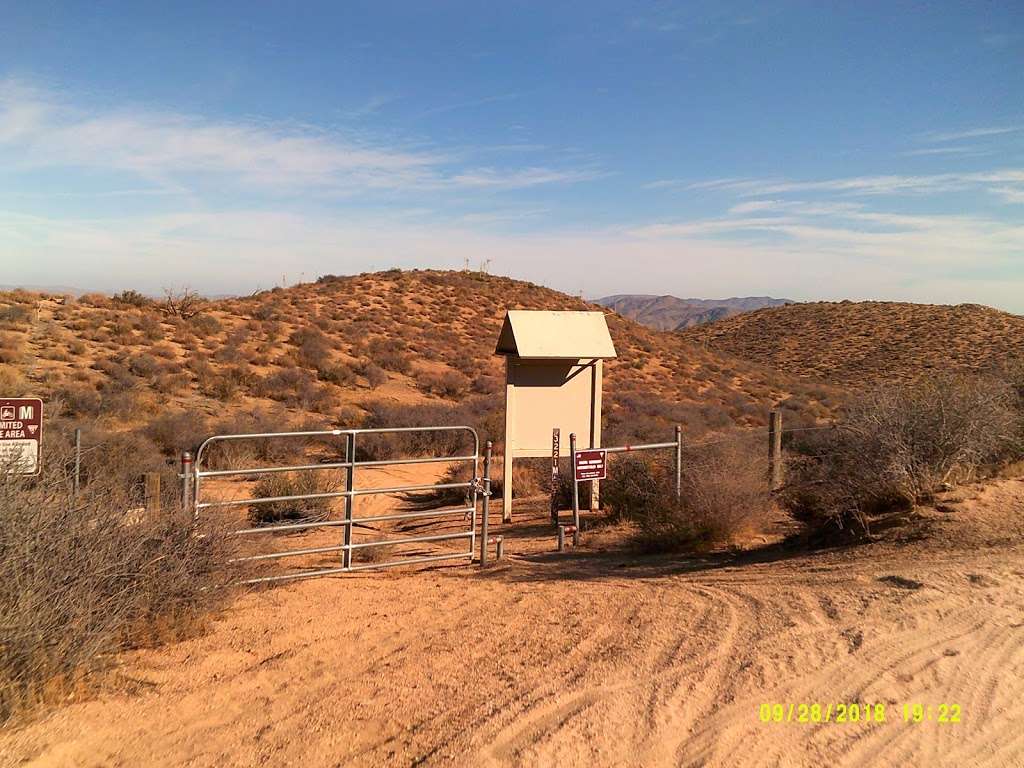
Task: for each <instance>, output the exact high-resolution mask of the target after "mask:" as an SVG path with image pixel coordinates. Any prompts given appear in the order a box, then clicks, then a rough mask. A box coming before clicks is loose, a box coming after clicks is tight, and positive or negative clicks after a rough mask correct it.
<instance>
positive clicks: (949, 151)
mask: <svg viewBox="0 0 1024 768" xmlns="http://www.w3.org/2000/svg"><path fill="white" fill-rule="evenodd" d="M992 153H993V150H991V149H986V148H985V147H977V146H960V147H925V148H923V149H910V150H907V151H906V152H904V153H903V155H905V156H906V157H921V156H928V155H964V156H975V157H976V156H979V155H991V154H992Z"/></svg>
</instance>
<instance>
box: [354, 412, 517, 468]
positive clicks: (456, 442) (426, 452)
mask: <svg viewBox="0 0 1024 768" xmlns="http://www.w3.org/2000/svg"><path fill="white" fill-rule="evenodd" d="M499 405H500V404H499ZM362 407H363V409H364V410H365V411H366V417H365V418H364V420H363V427H364V428H367V429H374V428H386V427H436V426H455V425H467V426H472V427H475V428H476V430H477V433H478V435H479V437H480V450H481V451H483V445H484V442H485V441H486V440H487V439H488V436H489V435H497V434H500V432H501V428H502V427H501V417H502V414H501V411H500V410H499V409H498V408H496V407H495V404H494V403H493V402H491V401H490V400H489V399H486V398H471V399H468V400H464V401H463V402H461V403H459V404H457V405H448V404H441V403H431V404H424V405H402V404H396V403H388V402H367V403H362ZM472 452H473V443H472V437H471V436H470V435H468V434H467V433H466V432H463V431H462V430H457V431H456V430H453V431H442V432H409V433H391V434H381V435H372V434H370V435H359V437H358V439H357V441H356V454H357V456H358V458H359V459H360V460H363V459H371V460H372V459H389V458H395V457H398V456H406V457H411V456H457V455H464V456H468V455H469V454H471V453H472Z"/></svg>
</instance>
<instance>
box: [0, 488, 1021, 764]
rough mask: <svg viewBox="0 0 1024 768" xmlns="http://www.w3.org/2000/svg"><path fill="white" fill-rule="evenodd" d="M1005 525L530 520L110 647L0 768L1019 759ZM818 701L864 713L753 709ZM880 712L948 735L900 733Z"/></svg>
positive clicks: (986, 519) (974, 507)
mask: <svg viewBox="0 0 1024 768" xmlns="http://www.w3.org/2000/svg"><path fill="white" fill-rule="evenodd" d="M496 527H498V526H496ZM1022 529H1024V482H1022V481H1020V480H1003V481H1000V482H998V483H996V484H993V485H990V486H987V487H984V488H982V487H977V488H974V489H971V490H969V491H968V492H966V493H961V494H960V495H959V496H957V497H955V498H952V499H949V500H947V501H946V502H944V503H943V504H942V505H941V506H940V507H939V509H935V510H925V511H924V512H923V513H922V518H921V519H920V520H918V521H917V522H916V524H915V526H912V527H911V528H910V529H909V530H910V533H908V534H905V535H903V536H902V537H897V538H890V539H889V540H887V541H884V542H881V543H875V544H871V545H866V546H861V547H855V548H849V549H842V550H832V551H828V552H819V553H813V554H808V553H805V552H804V553H797V554H794V553H791V552H787V551H785V550H780V549H770V550H766V551H763V552H760V553H748V554H743V555H721V556H717V557H709V558H706V559H696V560H694V559H682V558H651V557H646V558H645V557H639V556H634V555H631V554H629V553H628V552H627V551H624V550H623V549H622V548H621V547H618V546H616V545H615V544H614V542H613V541H612V539H613V538H614V532H609V533H604V534H594V535H591V536H589V537H588V542H587V546H586V547H583V548H581V549H580V550H577V551H576V552H572V553H569V554H564V555H555V554H553V553H551V552H550V550H551V549H552V546H553V537H552V536H551V535H550V530H549V529H547V528H546V527H545V526H544V525H543V523H542V516H541V513H540V512H537V513H535V514H534V516H533V518H532V519H529V520H527V521H525V522H522V523H519V524H518V525H517V526H516V528H515V529H514V530H513V531H510V532H507V533H508V538H507V539H506V543H507V549H508V553H509V556H508V557H507V558H506V560H505V561H503V562H502V563H501V564H499V565H497V566H496V567H494V568H491V569H489V570H487V571H483V572H481V571H480V570H479V569H478V568H475V567H471V566H458V565H457V566H448V567H441V568H434V569H429V570H420V571H409V572H389V573H371V574H358V575H351V576H346V577H341V578H331V579H321V580H313V581H305V582H296V583H293V584H290V585H287V586H284V587H278V588H275V589H265V590H260V591H256V592H253V593H250V594H247V595H245V596H244V597H243V598H242V599H241V600H239V601H238V602H237V603H236V604H235V605H234V606H233V607H232V608H231V609H230V610H229V611H227V612H226V613H225V614H224V615H223V617H222V618H221V619H219V620H218V621H217V622H216V624H215V625H214V627H213V629H212V631H211V632H210V633H208V634H207V635H205V636H203V637H199V638H196V639H193V640H190V641H186V642H182V643H179V644H177V645H174V646H172V647H169V648H164V649H162V650H158V651H145V652H137V653H134V654H130V655H129V656H127V657H126V659H125V661H124V666H123V668H122V670H121V673H120V678H121V681H122V685H121V686H120V687H119V688H118V689H117V690H114V691H110V692H107V693H105V694H103V695H101V696H99V697H98V698H94V699H92V700H88V701H83V702H78V703H75V702H71V703H69V704H67V705H65V706H63V707H61V708H59V709H57V710H54V711H52V712H50V713H49V714H47V715H46V716H44V717H41V718H39V719H37V720H35V721H34V722H31V723H28V724H21V725H19V726H18V727H16V728H9V729H8V730H7V731H6V732H4V733H3V734H0V755H3V756H4V757H3V758H2V760H0V762H2V763H3V764H5V765H38V766H253V765H291V766H367V765H369V766H373V765H388V766H390V765H398V766H415V765H425V766H429V765H459V766H462V765H466V766H469V765H472V766H518V765H531V766H532V765H536V766H549V765H550V766H554V765H558V766H820V765H834V766H866V765H872V766H875V765H881V766H889V765H892V766H898V765H899V766H903V765H927V766H932V767H935V766H1007V767H1009V766H1020V765H1024V729H1022V728H1021V723H1022V722H1024V550H1022V546H1021V545H1022V541H1024V536H1022V533H1024V530H1022ZM914 531H927V533H928V535H927V537H925V538H920V539H917V540H915V538H916V537H915V536H914V535H913V532H914ZM498 532H500V530H499V531H498ZM830 702H831V703H835V702H861V703H869V704H875V703H882V704H884V705H885V709H886V722H884V723H880V722H871V723H866V722H863V721H862V722H859V723H843V724H840V723H835V722H831V723H827V724H826V723H806V724H804V723H797V722H792V723H789V722H782V723H773V722H772V723H763V722H761V721H760V719H759V707H760V705H761V704H762V703H779V704H782V705H784V707H786V708H787V710H788V706H789V704H791V703H792V704H794V705H799V704H802V703H805V704H813V703H821V704H822V705H823V709H824V707H825V706H827V704H828V703H830ZM904 703H907V704H913V703H921V704H923V705H925V706H926V707H927V706H928V705H931V706H932V707H938V706H939V705H941V704H955V705H957V706H958V707H959V708H960V711H961V717H960V719H961V722H959V723H944V724H940V723H937V722H927V721H926V722H922V723H920V724H913V723H905V722H904V721H903V716H902V705H903V704H904ZM933 713H934V714H933V717H935V716H937V715H938V711H937V710H933ZM833 717H834V715H833Z"/></svg>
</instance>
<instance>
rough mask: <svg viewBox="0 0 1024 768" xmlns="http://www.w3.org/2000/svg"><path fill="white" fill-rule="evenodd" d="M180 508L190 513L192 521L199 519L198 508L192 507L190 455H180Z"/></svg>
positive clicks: (186, 453) (184, 453)
mask: <svg viewBox="0 0 1024 768" xmlns="http://www.w3.org/2000/svg"><path fill="white" fill-rule="evenodd" d="M181 506H182V507H184V508H185V511H186V512H188V511H189V510H191V511H192V519H193V521H195V520H197V519H198V518H199V508H198V507H193V505H192V454H191V453H189V452H188V451H185V452H183V453H182V454H181Z"/></svg>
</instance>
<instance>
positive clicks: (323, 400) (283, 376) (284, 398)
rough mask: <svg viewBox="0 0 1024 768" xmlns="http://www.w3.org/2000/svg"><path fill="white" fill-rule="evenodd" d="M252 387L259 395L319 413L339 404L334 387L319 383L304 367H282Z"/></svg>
mask: <svg viewBox="0 0 1024 768" xmlns="http://www.w3.org/2000/svg"><path fill="white" fill-rule="evenodd" d="M252 389H253V394H255V395H257V396H260V397H269V398H271V399H273V400H279V401H281V402H283V403H285V404H286V405H290V406H294V407H299V408H302V409H305V410H313V411H317V412H319V413H328V412H329V411H331V410H332V409H333V408H334V407H335V406H336V405H337V397H336V395H335V393H334V392H333V391H332V389H331V388H330V387H328V386H324V385H320V384H317V383H316V380H315V378H314V376H313V374H311V373H310V372H309V371H307V370H305V369H304V368H282V369H280V370H278V371H275V372H274V373H272V374H270V375H268V376H266V377H264V378H263V379H260V380H258V381H256V382H255V383H254V384H253V386H252Z"/></svg>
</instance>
